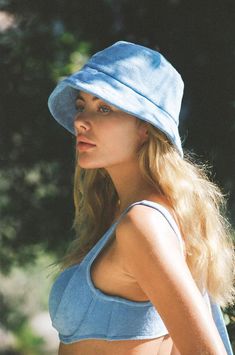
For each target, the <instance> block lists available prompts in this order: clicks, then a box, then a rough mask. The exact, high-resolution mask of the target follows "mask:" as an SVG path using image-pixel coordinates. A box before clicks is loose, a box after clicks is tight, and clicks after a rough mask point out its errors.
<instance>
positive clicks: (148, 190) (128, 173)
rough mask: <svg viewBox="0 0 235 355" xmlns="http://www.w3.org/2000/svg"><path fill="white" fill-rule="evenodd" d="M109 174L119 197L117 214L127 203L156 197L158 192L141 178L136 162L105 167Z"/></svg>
mask: <svg viewBox="0 0 235 355" xmlns="http://www.w3.org/2000/svg"><path fill="white" fill-rule="evenodd" d="M106 171H107V172H108V174H109V175H110V177H111V179H112V181H113V184H114V186H115V189H116V191H117V194H118V197H119V201H120V203H119V210H118V211H117V215H119V214H120V213H121V212H122V211H123V210H125V209H126V208H127V207H128V206H129V205H131V204H132V203H134V202H136V201H140V200H144V199H152V200H154V199H156V197H157V196H159V195H160V194H159V192H158V191H157V189H155V188H154V187H152V186H150V185H149V184H148V183H147V182H146V180H145V179H144V178H143V176H142V174H141V171H140V168H139V166H138V163H137V162H133V163H128V164H126V165H125V166H123V165H122V167H121V168H120V167H117V166H115V167H109V168H107V169H106Z"/></svg>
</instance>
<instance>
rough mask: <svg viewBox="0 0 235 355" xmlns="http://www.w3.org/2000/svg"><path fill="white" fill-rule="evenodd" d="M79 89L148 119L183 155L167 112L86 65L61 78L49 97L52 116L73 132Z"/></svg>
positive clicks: (177, 134) (176, 128)
mask: <svg viewBox="0 0 235 355" xmlns="http://www.w3.org/2000/svg"><path fill="white" fill-rule="evenodd" d="M79 90H81V91H84V92H87V93H89V94H92V95H94V96H96V97H98V98H100V99H102V100H104V101H105V102H107V103H108V104H110V105H113V106H115V107H117V108H118V109H120V110H122V111H125V112H126V113H129V114H130V115H133V116H135V117H137V118H139V119H141V120H143V121H146V122H149V123H151V124H152V125H153V126H155V127H157V128H158V129H159V130H160V131H162V132H164V133H165V135H166V136H167V137H168V138H169V140H170V141H171V142H172V143H173V144H174V145H175V146H176V148H177V149H178V151H179V153H180V155H181V156H183V151H182V147H181V139H180V136H179V132H178V127H177V125H176V124H175V123H174V122H173V120H172V118H171V117H170V116H169V115H168V114H167V112H165V111H164V110H162V109H161V108H160V107H158V106H156V105H155V104H154V103H152V102H151V101H150V100H149V99H147V98H146V97H144V96H143V95H141V94H139V93H138V92H136V91H134V90H133V89H132V88H129V87H128V86H127V85H124V84H123V83H121V82H120V81H118V80H116V79H114V78H113V77H111V76H110V75H107V74H105V73H103V72H101V71H98V70H96V69H93V68H91V67H88V66H86V67H85V68H84V69H83V70H81V71H79V72H77V73H75V74H73V75H71V76H70V77H68V78H67V79H65V80H63V81H61V82H60V83H59V84H58V85H57V87H56V88H55V89H54V91H53V92H52V93H51V95H50V96H49V99H48V107H49V110H50V112H51V114H52V115H53V117H54V118H55V119H56V120H57V121H58V123H60V124H61V125H62V126H63V127H65V128H66V129H67V130H68V131H70V132H71V133H73V134H75V130H74V119H75V115H76V113H77V109H76V106H75V101H76V99H77V96H78V91H79Z"/></svg>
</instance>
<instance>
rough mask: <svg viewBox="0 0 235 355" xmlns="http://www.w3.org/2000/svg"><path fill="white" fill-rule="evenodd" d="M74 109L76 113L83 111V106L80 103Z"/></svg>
mask: <svg viewBox="0 0 235 355" xmlns="http://www.w3.org/2000/svg"><path fill="white" fill-rule="evenodd" d="M76 110H77V113H81V112H83V111H84V106H82V105H76Z"/></svg>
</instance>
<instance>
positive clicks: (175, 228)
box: [114, 200, 185, 255]
mask: <svg viewBox="0 0 235 355" xmlns="http://www.w3.org/2000/svg"><path fill="white" fill-rule="evenodd" d="M135 205H144V206H148V207H151V208H154V209H155V210H157V211H158V212H160V213H161V214H162V215H163V216H164V217H165V219H166V220H167V222H168V223H169V225H170V227H171V228H172V229H173V231H174V232H175V234H176V236H177V238H178V240H179V243H180V247H181V251H182V254H183V255H185V250H184V242H183V239H182V236H181V233H180V230H179V228H178V226H177V224H176V222H175V220H174V218H173V217H172V215H171V213H170V212H169V211H168V210H167V209H166V207H164V206H162V205H161V204H159V203H157V202H153V201H147V200H142V201H138V202H134V203H132V204H131V205H130V206H128V207H127V208H126V209H125V210H124V211H123V212H122V213H121V215H120V216H119V218H118V219H117V221H116V222H115V223H114V225H115V226H116V225H117V224H118V223H119V221H120V220H121V219H122V218H123V217H124V216H125V215H126V214H127V212H128V211H129V210H130V209H131V208H132V207H133V206H135Z"/></svg>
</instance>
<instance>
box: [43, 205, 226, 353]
mask: <svg viewBox="0 0 235 355" xmlns="http://www.w3.org/2000/svg"><path fill="white" fill-rule="evenodd" d="M137 204H139V205H145V206H149V207H151V208H154V209H156V210H157V211H159V212H160V213H161V214H162V215H163V216H164V217H165V218H166V220H167V222H168V223H169V224H170V226H171V228H172V229H173V230H174V232H175V234H176V236H177V238H178V240H179V243H180V246H181V249H182V253H184V249H183V241H182V237H181V235H180V231H179V229H178V227H177V224H176V222H175V221H174V219H173V217H172V216H171V214H170V213H169V211H168V210H167V209H166V208H164V207H163V206H162V205H160V204H158V203H155V202H152V201H146V200H143V201H139V202H135V203H133V204H132V205H130V206H129V207H127V209H126V210H125V211H124V212H123V213H122V214H121V215H120V217H119V218H118V220H117V221H116V222H115V223H114V224H112V225H111V227H110V228H109V229H108V230H107V231H106V233H105V234H104V235H103V236H102V237H101V239H100V240H99V241H98V242H97V243H96V244H95V245H94V246H93V248H92V249H91V250H90V251H89V252H88V253H87V255H86V256H85V258H84V259H83V260H82V262H81V263H80V264H76V265H73V266H71V267H69V268H67V269H66V270H64V271H63V272H62V273H61V274H60V275H59V276H58V277H57V279H56V280H55V283H54V284H53V286H52V289H51V292H50V296H49V313H50V316H51V320H52V325H53V327H54V328H55V329H56V330H57V331H58V333H59V339H60V341H61V342H62V343H64V344H69V343H74V342H77V341H80V340H85V339H104V340H109V341H111V340H128V339H129V340H131V339H132V340H133V339H153V338H157V337H160V336H163V335H166V334H168V330H167V328H166V326H165V325H164V323H163V321H162V319H161V317H160V315H159V314H158V312H157V311H156V309H155V307H154V306H153V304H152V303H151V302H150V301H131V300H128V299H125V298H122V297H119V296H111V295H108V294H105V293H104V292H102V291H101V290H99V289H98V288H96V287H95V285H94V284H93V282H92V279H91V273H90V269H91V265H92V263H93V261H94V260H95V258H96V257H97V256H98V254H99V253H100V252H101V250H102V249H103V248H104V246H105V245H106V243H107V242H108V240H109V238H110V237H111V235H112V234H113V232H114V230H115V227H116V226H117V224H118V222H119V221H120V219H121V218H122V217H123V216H124V215H125V214H126V213H127V212H128V211H129V210H130V208H132V207H133V206H135V205H137ZM203 298H204V300H205V302H206V304H207V305H208V307H211V310H212V313H213V317H214V321H215V323H216V325H217V328H218V330H219V332H220V335H221V338H222V340H223V341H224V343H226V346H227V349H229V346H230V344H229V339H228V335H227V331H226V327H225V325H224V322H223V316H222V313H221V310H220V307H218V306H217V305H216V304H213V306H214V308H213V307H212V303H211V299H210V297H209V295H208V293H207V292H206V293H205V294H204V295H203ZM229 350H231V346H230V349H229ZM228 354H232V352H228Z"/></svg>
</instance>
